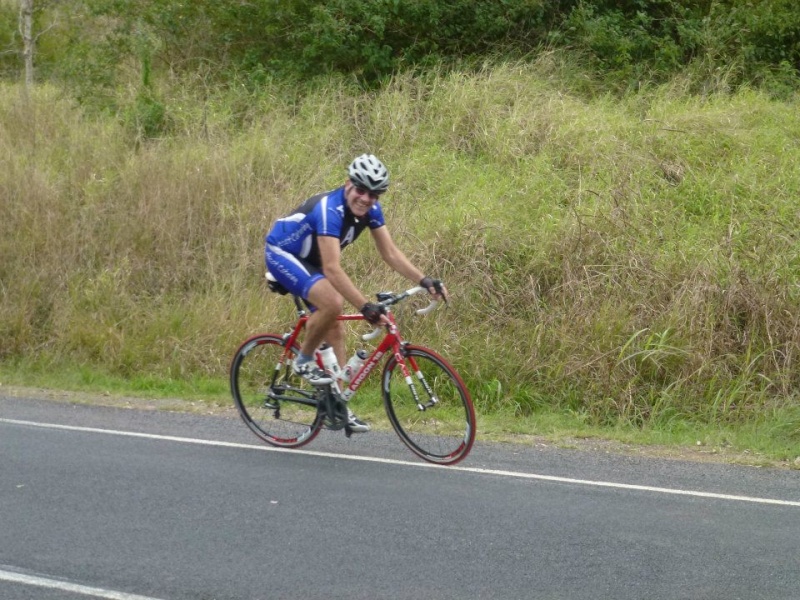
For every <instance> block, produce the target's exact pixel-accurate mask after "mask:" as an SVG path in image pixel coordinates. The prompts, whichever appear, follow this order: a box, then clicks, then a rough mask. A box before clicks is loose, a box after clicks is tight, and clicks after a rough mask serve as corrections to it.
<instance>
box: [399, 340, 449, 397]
mask: <svg viewBox="0 0 800 600" xmlns="http://www.w3.org/2000/svg"><path fill="white" fill-rule="evenodd" d="M407 345H408V342H403V343H402V344H400V348H399V350H397V351H396V352H395V360H396V361H397V363H398V364H399V365H400V370H401V371H402V373H403V378H404V379H405V382H406V385H407V386H408V389H410V390H411V395H412V396H414V402H416V404H417V409H418V410H421V411H424V410H428V409H429V408H432V407H434V406H436V405H437V404H439V399H438V398H437V397H436V394H435V393H434V392H433V388H431V386H430V384H429V383H428V380H427V379H425V375H423V373H422V371H420V369H419V366H418V365H417V361H415V360H414V357H413V356H411V355H409V354H408V353H407V350H406V346H407ZM406 361H407V362H408V364H406ZM408 365H410V366H411V369H410V370H409V368H408ZM412 374H413V375H414V376H415V377H416V378H417V380H418V381H419V383H420V384H421V385H422V387H423V388H425V393H426V394H427V396H428V398H429V400H428V401H427V402H425V403H424V404H423V402H422V399H421V398H420V396H419V392H418V391H417V386H416V384H415V383H414V378H413V377H412Z"/></svg>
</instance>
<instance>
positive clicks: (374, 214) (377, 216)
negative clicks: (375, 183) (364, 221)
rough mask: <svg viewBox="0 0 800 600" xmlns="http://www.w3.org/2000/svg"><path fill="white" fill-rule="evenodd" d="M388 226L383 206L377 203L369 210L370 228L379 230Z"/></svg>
mask: <svg viewBox="0 0 800 600" xmlns="http://www.w3.org/2000/svg"><path fill="white" fill-rule="evenodd" d="M384 225H386V220H385V219H384V218H383V209H382V208H381V205H380V204H379V203H378V202H376V203H375V204H374V205H373V207H372V208H371V209H370V210H369V228H370V229H377V228H378V227H383V226H384Z"/></svg>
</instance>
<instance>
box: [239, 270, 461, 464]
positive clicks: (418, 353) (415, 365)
mask: <svg viewBox="0 0 800 600" xmlns="http://www.w3.org/2000/svg"><path fill="white" fill-rule="evenodd" d="M271 287H272V286H271ZM421 292H425V293H426V294H427V290H426V289H425V288H423V287H415V288H411V289H409V290H407V291H405V292H402V293H399V294H394V293H389V292H384V293H380V294H378V295H377V297H378V302H379V303H380V304H381V305H383V306H384V307H385V308H386V316H387V317H388V319H389V322H390V324H389V325H386V326H381V327H378V328H377V329H375V330H374V331H372V332H371V333H368V334H366V335H363V336H361V337H362V339H363V340H365V341H368V340H372V339H375V338H377V337H378V336H379V335H380V333H381V332H382V331H383V332H385V335H384V337H383V339H382V340H381V342H380V343H379V344H378V345H377V346H376V347H375V349H374V350H373V351H372V353H371V354H370V355H369V356H368V357H366V358H365V359H364V362H363V365H362V366H361V367H360V368H359V369H358V370H357V371H356V372H355V373H353V374H352V377H351V379H350V381H349V382H348V383H344V382H343V381H341V380H339V379H338V378H337V377H338V375H339V373H333V374H331V372H330V371H328V373H329V374H331V375H332V379H333V383H331V384H329V385H324V386H312V385H311V384H310V383H308V382H307V381H306V380H304V379H303V378H302V377H300V376H298V375H295V374H294V371H293V369H292V361H293V360H294V357H295V356H296V355H297V354H298V353H299V351H300V346H299V344H298V338H299V336H300V334H301V332H302V330H303V328H304V327H305V324H306V322H307V321H308V318H309V316H310V312H309V311H308V310H307V308H306V306H305V305H304V304H303V302H302V300H301V299H300V298H299V297H297V296H293V298H294V303H295V307H296V309H297V322H296V324H295V325H294V327H293V328H292V329H291V330H290V331H289V332H288V333H284V334H275V333H262V334H258V335H254V336H252V337H250V338H249V339H247V340H246V341H245V342H244V343H243V344H242V345H241V346H240V347H239V349H238V350H237V351H236V354H235V355H234V357H233V360H232V362H231V368H230V383H231V393H232V394H233V400H234V402H235V404H236V408H237V409H238V410H239V414H240V415H241V417H242V419H243V420H244V422H245V423H246V424H247V426H248V427H249V428H250V429H251V430H252V431H253V433H255V434H256V435H257V436H258V437H259V438H261V439H262V440H263V441H265V442H267V443H268V444H271V445H273V446H278V447H281V448H298V447H300V446H303V445H305V444H307V443H309V442H310V441H311V440H313V439H314V438H315V437H316V436H317V435H318V434H319V432H320V430H321V429H323V428H326V429H333V430H344V432H345V434H346V435H347V436H348V437H350V434H351V433H352V431H351V430H350V427H349V425H348V424H347V403H348V402H349V401H350V400H352V398H353V397H354V396H355V394H356V392H357V391H358V390H359V388H360V387H361V386H362V385H363V383H364V381H365V380H366V379H367V378H368V377H369V375H370V373H372V371H373V370H375V368H376V367H377V366H378V364H379V363H380V362H381V361H383V362H384V364H383V370H382V373H381V387H380V393H381V397H382V400H383V406H384V408H385V410H386V415H387V417H388V418H389V422H390V423H391V425H392V427H393V428H394V430H395V432H396V433H397V435H398V436H399V437H400V439H401V440H402V441H403V443H405V445H406V446H408V448H409V449H410V450H411V451H412V452H413V453H414V454H416V455H417V456H419V457H420V458H422V459H424V460H426V461H428V462H432V463H436V464H440V465H452V464H455V463H457V462H458V461H460V460H462V459H463V458H464V457H465V456H467V454H468V453H469V451H470V449H471V448H472V444H473V442H474V441H475V408H474V407H473V404H472V399H471V398H470V394H469V391H468V390H467V387H466V386H465V385H464V382H463V381H462V379H461V377H460V376H459V375H458V373H457V372H456V370H455V369H454V368H453V367H452V366H450V364H449V363H448V362H447V361H446V360H445V359H444V358H442V357H441V356H440V355H439V354H437V353H436V352H434V351H433V350H431V349H429V348H425V347H423V346H418V345H415V344H410V343H408V342H407V341H405V340H403V338H402V336H401V334H400V329H399V327H398V325H397V322H396V321H395V317H394V315H393V314H392V311H391V308H390V307H392V306H394V305H395V304H397V303H399V302H401V301H403V300H405V299H407V298H409V297H411V296H413V295H415V294H419V293H421ZM284 293H285V292H284ZM436 305H437V302H436V301H435V300H434V301H432V302H431V303H430V304H429V305H428V306H427V307H425V308H423V309H420V310H418V311H416V312H417V313H418V314H427V313H428V312H430V311H432V310H433V309H434V308H435V307H436ZM338 319H339V320H340V321H360V320H364V316H363V315H361V314H346V315H340V316H339V317H338ZM316 355H317V356H316V360H317V364H318V365H319V366H320V367H321V368H323V369H324V365H323V361H322V357H321V351H320V350H319V349H318V350H317V352H316Z"/></svg>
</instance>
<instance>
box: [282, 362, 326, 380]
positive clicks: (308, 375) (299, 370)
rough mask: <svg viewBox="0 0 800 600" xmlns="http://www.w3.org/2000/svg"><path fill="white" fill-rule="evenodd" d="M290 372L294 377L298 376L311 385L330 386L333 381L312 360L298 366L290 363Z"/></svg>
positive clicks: (295, 363)
mask: <svg viewBox="0 0 800 600" xmlns="http://www.w3.org/2000/svg"><path fill="white" fill-rule="evenodd" d="M292 370H293V371H294V374H295V375H299V376H300V377H302V378H303V379H305V380H306V381H307V382H309V383H310V384H311V385H330V384H331V383H333V379H331V378H330V377H329V376H328V375H327V373H325V371H323V370H322V369H320V368H319V367H318V366H317V364H316V363H315V362H314V361H313V360H310V361H308V362H304V363H301V364H299V365H298V364H297V361H294V362H293V363H292Z"/></svg>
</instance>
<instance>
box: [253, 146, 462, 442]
mask: <svg viewBox="0 0 800 600" xmlns="http://www.w3.org/2000/svg"><path fill="white" fill-rule="evenodd" d="M388 187H389V172H388V171H387V170H386V167H385V166H384V165H383V163H382V162H381V161H380V160H378V159H377V158H376V157H375V156H374V155H372V154H362V155H361V156H358V157H357V158H356V159H355V160H353V162H352V163H351V164H350V166H349V168H348V178H347V180H346V181H345V183H344V185H343V186H342V187H339V188H337V189H335V190H332V191H329V192H324V193H321V194H317V195H315V196H312V197H311V198H309V199H308V200H306V201H305V202H303V203H302V204H301V205H300V206H299V207H297V208H296V209H295V210H294V211H292V213H291V214H289V215H288V216H285V217H282V218H280V219H278V220H277V222H276V223H275V224H274V225H273V227H272V229H271V231H270V232H269V233H268V234H267V237H266V250H265V258H266V263H267V269H268V270H269V272H270V273H271V274H272V276H273V277H274V278H275V279H276V280H277V281H278V283H280V284H281V285H282V286H283V287H284V288H286V289H287V290H288V291H289V292H290V293H292V294H294V295H296V296H300V297H301V298H303V299H305V300H306V301H307V302H308V303H309V304H310V305H311V307H312V311H313V312H312V315H311V317H310V318H309V319H308V322H307V324H306V333H305V338H304V340H303V344H302V347H301V348H300V354H298V356H297V357H296V359H295V361H294V365H293V368H294V371H295V373H296V374H298V375H300V376H301V377H303V378H305V379H306V380H308V381H309V382H310V383H311V384H313V385H327V384H330V383H332V380H331V378H330V377H329V376H328V375H327V374H326V373H325V372H324V371H322V369H320V368H319V367H318V366H317V364H316V362H315V361H314V359H313V357H314V351H315V350H316V348H317V347H318V346H319V345H320V344H321V343H323V342H327V343H328V344H330V345H331V346H332V347H333V349H334V352H335V354H336V358H337V359H338V361H339V365H340V366H341V365H343V364H344V362H345V361H346V359H347V357H346V354H345V340H344V333H345V329H344V323H343V322H341V321H337V319H336V318H337V317H338V316H339V315H340V314H342V311H343V308H344V301H345V300H347V301H348V302H350V303H351V304H352V305H353V306H355V307H356V308H358V309H359V310H360V311H361V314H363V315H364V318H365V319H366V320H367V321H368V322H370V323H372V324H374V325H377V324H380V323H383V324H388V322H389V321H388V319H387V318H386V316H385V315H384V312H385V311H384V309H383V307H382V306H381V305H380V304H375V303H373V302H370V301H369V298H367V296H365V295H364V294H363V293H362V292H361V291H359V289H358V288H357V287H356V286H355V285H354V284H353V282H352V280H351V279H350V277H349V276H348V275H347V273H345V272H344V270H343V269H342V267H341V264H340V258H341V251H342V249H343V248H344V247H346V246H348V245H350V244H352V243H353V242H354V241H355V240H356V238H357V237H358V236H359V235H360V234H361V233H362V232H363V231H364V229H366V228H369V230H370V234H371V235H372V239H373V241H374V243H375V246H376V248H377V249H378V253H379V254H380V256H381V258H382V259H383V260H384V262H386V264H388V265H389V266H390V267H392V269H394V270H395V271H397V272H398V273H400V274H401V275H403V276H404V277H406V278H408V279H409V280H410V281H412V282H414V283H418V284H419V285H421V286H423V287H425V288H426V289H427V290H428V292H429V293H430V294H432V295H433V296H434V297H435V298H436V299H444V300H447V289H446V288H445V287H444V285H443V284H442V282H441V281H439V280H436V279H432V278H431V277H428V276H426V275H425V274H424V273H423V272H422V271H420V270H419V269H418V268H417V267H415V266H414V265H413V264H412V263H411V261H409V260H408V258H406V256H405V254H403V253H402V252H401V251H400V249H399V248H398V247H397V246H396V245H395V243H394V241H393V240H392V237H391V235H390V234H389V230H388V228H387V227H386V223H385V221H384V217H383V211H382V209H381V205H380V203H379V202H378V198H379V197H380V196H381V195H382V194H383V193H384V192H386V190H387V189H388ZM348 415H349V420H350V427H351V428H352V430H353V431H357V432H364V431H369V429H370V427H369V425H368V424H367V423H365V422H364V421H362V420H360V419H358V418H357V417H356V416H355V414H353V412H352V411H351V410H350V409H349V408H348Z"/></svg>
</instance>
